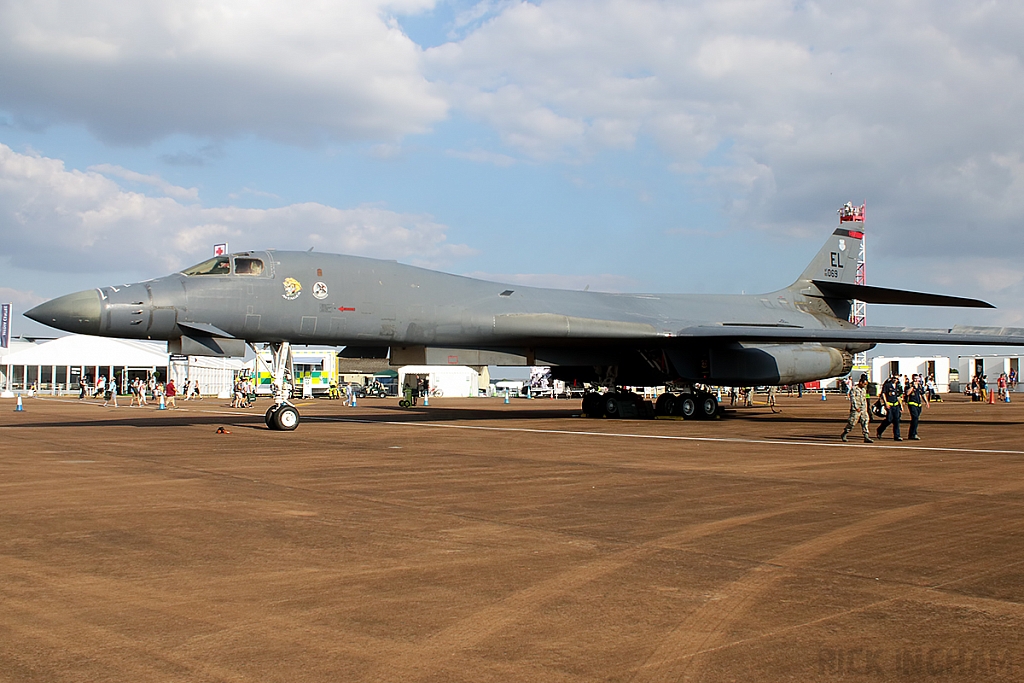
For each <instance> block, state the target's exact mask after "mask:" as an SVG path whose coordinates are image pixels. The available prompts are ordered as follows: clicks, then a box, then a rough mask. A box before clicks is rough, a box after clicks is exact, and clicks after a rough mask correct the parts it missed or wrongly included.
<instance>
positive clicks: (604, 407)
mask: <svg viewBox="0 0 1024 683" xmlns="http://www.w3.org/2000/svg"><path fill="white" fill-rule="evenodd" d="M583 414H584V415H586V416H587V417H609V418H615V417H622V418H634V419H636V418H654V417H658V416H672V417H682V418H685V419H688V420H692V419H706V420H710V419H713V418H714V417H715V416H716V415H718V399H717V398H715V396H714V394H709V393H708V392H706V391H699V390H691V391H690V392H687V393H671V392H670V393H665V394H662V395H661V396H659V397H658V401H657V402H656V403H655V404H654V405H653V406H652V405H651V402H650V401H645V400H644V399H643V397H642V396H640V395H639V394H635V393H633V392H631V391H626V390H624V389H613V390H610V391H607V392H605V393H603V394H598V393H596V392H588V393H586V394H584V395H583Z"/></svg>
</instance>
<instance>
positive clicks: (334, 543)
mask: <svg viewBox="0 0 1024 683" xmlns="http://www.w3.org/2000/svg"><path fill="white" fill-rule="evenodd" d="M226 403H227V402H226V401H218V400H216V399H210V398H207V399H205V400H204V401H202V402H189V403H180V404H179V405H180V406H181V409H179V410H167V411H157V410H155V409H153V408H144V409H139V408H125V407H121V408H118V409H112V408H102V407H100V406H99V405H98V404H94V403H88V402H79V401H77V400H74V399H63V400H61V399H45V398H34V399H26V401H25V411H24V412H14V402H13V401H11V400H4V401H0V680H2V681H18V682H19V683H20V682H29V681H41V682H46V683H53V682H55V681H88V682H89V683H97V682H99V681H261V682H263V681H281V682H288V683H294V682H300V681H332V682H335V681H473V682H481V681H595V680H602V681H781V680H793V681H832V680H836V681H838V680H842V681H920V680H935V681H980V680H985V681H1019V680H1022V679H1024V543H1022V540H1024V496H1022V493H1024V439H1022V438H1021V436H1022V430H1021V426H1022V424H1024V400H1021V401H1019V402H1015V403H1011V404H997V405H987V404H972V403H969V402H964V401H963V400H962V399H958V398H954V399H951V400H947V401H946V402H944V403H942V404H935V405H933V406H932V407H931V408H930V409H929V410H928V411H926V415H925V419H924V422H923V424H922V428H921V435H922V437H923V440H922V441H920V442H910V441H903V442H901V443H894V442H893V441H892V440H891V439H889V440H886V441H882V442H877V443H875V444H872V445H867V444H863V443H860V440H859V438H856V436H857V435H856V434H855V435H854V437H855V438H854V439H853V440H851V442H850V443H849V444H842V443H840V442H839V439H838V436H839V432H840V431H841V430H842V427H843V424H844V423H845V419H846V415H847V406H848V404H847V403H846V402H845V401H843V400H841V399H840V398H838V397H831V398H830V399H829V400H828V401H826V402H822V401H820V398H818V397H815V396H813V395H808V396H805V397H804V398H803V399H796V398H787V397H782V398H780V401H779V403H780V407H781V412H780V413H778V414H772V413H771V412H770V411H769V410H768V409H767V408H766V407H764V406H756V407H754V408H748V409H740V410H735V411H730V412H728V413H727V414H726V417H725V418H723V419H721V420H717V421H713V422H702V421H685V422H684V421H662V420H657V421H633V420H589V419H584V418H580V417H576V415H578V413H579V407H578V405H577V404H576V403H572V404H570V403H569V402H564V401H544V400H536V401H526V400H513V402H512V403H511V404H510V405H507V406H506V405H504V404H503V403H502V401H501V399H476V400H471V399H461V400H460V399H435V400H432V401H431V406H430V407H429V408H415V409H411V410H401V409H399V408H398V407H397V406H396V405H395V401H394V400H393V399H390V400H364V401H360V405H359V406H358V407H356V408H351V407H345V406H342V405H340V402H332V401H326V400H317V401H312V402H306V403H305V404H303V405H302V406H301V410H302V412H303V417H304V421H303V423H302V424H301V425H300V427H299V429H298V430H297V431H295V432H292V433H283V432H273V431H269V430H268V429H266V427H265V426H264V424H263V411H264V410H265V409H266V405H267V404H266V402H263V403H262V404H261V405H260V407H259V408H257V409H250V410H248V411H246V410H234V409H231V408H229V407H227V405H226ZM220 426H223V427H225V428H226V429H227V430H228V431H230V433H229V434H217V433H216V430H217V428H218V427H220Z"/></svg>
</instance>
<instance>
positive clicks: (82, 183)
mask: <svg viewBox="0 0 1024 683" xmlns="http://www.w3.org/2000/svg"><path fill="white" fill-rule="evenodd" d="M122 175H126V176H130V175H131V173H130V172H126V173H124V174H122ZM219 242H228V243H230V244H231V246H232V248H234V249H263V248H281V249H289V248H291V249H308V248H309V247H315V248H317V249H318V250H321V251H329V252H342V253H349V254H359V255H364V256H374V257H380V258H395V259H403V260H406V261H410V262H413V263H417V264H421V265H427V266H430V265H440V264H445V263H449V262H451V261H453V260H454V259H457V258H459V257H462V256H466V255H469V254H471V253H472V250H471V249H470V248H469V247H467V246H465V245H458V244H449V243H448V242H447V236H446V228H445V226H444V225H441V224H439V223H436V222H435V221H433V220H432V219H431V217H430V216H425V215H417V214H403V213H397V212H394V211H390V210H388V209H387V208H385V207H383V206H376V205H363V206H359V207H356V208H353V209H338V208H334V207H331V206H325V205H323V204H318V203H314V202H308V203H303V204H292V205H289V206H283V207H280V208H274V209H243V208H238V207H233V206H227V207H204V206H202V205H201V204H197V203H189V204H183V203H181V202H179V201H177V200H176V199H174V198H171V197H150V196H147V195H145V194H142V193H139V192H130V191H127V190H125V189H124V188H122V187H121V186H120V185H118V184H117V183H116V182H115V181H113V180H111V179H110V178H108V177H106V176H104V175H102V174H100V173H97V172H95V171H85V172H83V171H78V170H67V169H66V168H65V167H64V164H63V162H61V161H60V160H58V159H50V158H46V157H39V156H29V155H24V154H18V153H17V152H14V151H13V150H11V149H10V148H9V147H6V146H4V145H0V243H2V244H3V245H4V255H5V256H7V257H8V258H10V259H11V260H12V262H14V263H16V264H18V265H19V266H20V267H21V268H25V269H37V270H42V271H51V272H57V271H68V270H72V271H93V272H97V271H110V270H114V269H119V270H137V271H140V272H148V273H150V274H151V275H153V276H155V275H157V274H161V273H164V272H167V271H171V270H174V269H176V268H181V267H183V266H186V265H188V264H190V263H192V262H196V261H199V260H200V259H202V258H204V257H205V256H207V255H208V254H209V252H210V250H211V248H212V245H213V244H216V243H219ZM112 265H113V266H116V268H115V267H112Z"/></svg>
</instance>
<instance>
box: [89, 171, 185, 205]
mask: <svg viewBox="0 0 1024 683" xmlns="http://www.w3.org/2000/svg"><path fill="white" fill-rule="evenodd" d="M87 170H89V171H94V172H96V173H102V174H103V175H105V176H114V177H115V178H121V179H123V180H127V181H129V182H132V183H140V184H142V185H149V186H151V187H155V188H156V189H158V190H160V192H162V193H163V194H165V195H167V196H168V197H174V198H175V199H182V200H185V201H192V202H195V201H199V190H198V189H196V188H194V187H188V188H186V187H178V186H177V185H174V184H173V183H169V182H167V181H166V180H164V179H163V178H161V177H160V176H158V175H146V174H144V173H139V172H138V171H132V170H129V169H127V168H124V167H122V166H115V165H114V164H96V165H95V166H90V167H89V168H88V169H87Z"/></svg>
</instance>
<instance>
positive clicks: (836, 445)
mask: <svg viewBox="0 0 1024 683" xmlns="http://www.w3.org/2000/svg"><path fill="white" fill-rule="evenodd" d="M40 398H41V397H40ZM43 400H48V401H62V399H53V398H44V399H43ZM63 402H65V403H78V402H79V401H78V400H77V399H76V400H63ZM178 411H179V412H184V411H189V409H187V408H179V409H178ZM189 412H190V411H189ZM196 412H200V413H210V414H214V415H233V416H239V417H240V416H252V415H256V414H258V413H240V412H235V411H227V410H197V411H196ZM302 419H303V420H310V421H318V422H351V423H356V424H383V425H395V426H401V427H432V428H434V429H475V430H479V431H489V432H518V433H525V434H564V435H566V436H604V437H611V438H616V439H657V440H662V441H696V442H704V443H735V444H758V445H764V446H814V447H818V448H874V449H878V448H885V449H889V450H903V451H925V452H931V453H976V454H979V455H1024V451H1009V450H997V449H983V448H943V447H939V446H911V445H900V446H896V445H891V446H890V445H880V444H877V443H875V444H858V443H827V442H821V441H772V440H770V439H739V438H735V437H716V436H677V435H671V434H625V433H622V432H585V431H577V430H569V429H536V428H530V427H483V426H481V425H457V424H443V423H435V422H401V421H398V420H365V419H357V418H351V417H324V416H320V415H304V416H303V417H302ZM837 424H838V422H837Z"/></svg>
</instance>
